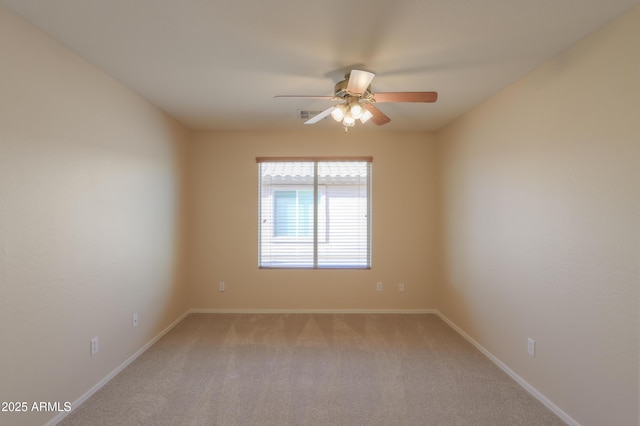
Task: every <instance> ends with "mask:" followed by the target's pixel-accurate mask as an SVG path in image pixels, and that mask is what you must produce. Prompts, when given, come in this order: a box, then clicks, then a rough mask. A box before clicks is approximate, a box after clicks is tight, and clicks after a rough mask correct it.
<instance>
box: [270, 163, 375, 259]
mask: <svg viewBox="0 0 640 426" xmlns="http://www.w3.org/2000/svg"><path fill="white" fill-rule="evenodd" d="M257 162H258V169H259V173H258V174H259V194H260V195H259V226H258V228H259V244H258V245H259V256H258V259H259V266H260V267H261V268H350V269H366V268H369V267H370V266H371V236H370V230H371V196H370V191H371V162H372V159H371V158H369V157H364V158H361V157H358V158H258V159H257Z"/></svg>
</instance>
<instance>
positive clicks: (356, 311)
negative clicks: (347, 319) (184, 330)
mask: <svg viewBox="0 0 640 426" xmlns="http://www.w3.org/2000/svg"><path fill="white" fill-rule="evenodd" d="M437 312H438V311H437V310H436V309H221V308H194V309H190V310H189V313H190V314H437Z"/></svg>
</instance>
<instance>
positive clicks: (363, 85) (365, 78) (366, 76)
mask: <svg viewBox="0 0 640 426" xmlns="http://www.w3.org/2000/svg"><path fill="white" fill-rule="evenodd" d="M375 76H376V75H375V74H374V73H372V72H369V71H361V70H353V71H351V74H349V84H348V85H347V91H349V92H351V93H355V94H357V95H360V94H362V93H364V92H365V90H367V87H369V85H370V84H371V80H373V77H375Z"/></svg>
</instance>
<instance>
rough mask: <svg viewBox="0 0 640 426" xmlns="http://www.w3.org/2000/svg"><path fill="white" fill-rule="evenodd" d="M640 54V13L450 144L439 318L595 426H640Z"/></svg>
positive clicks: (561, 60)
mask: <svg viewBox="0 0 640 426" xmlns="http://www.w3.org/2000/svg"><path fill="white" fill-rule="evenodd" d="M639 46H640V7H636V8H635V9H633V10H632V11H631V12H629V13H627V14H626V15H624V16H622V17H621V18H619V19H618V20H616V21H615V22H613V23H611V24H610V25H608V26H605V27H604V28H603V29H601V30H600V31H598V32H597V33H594V34H593V35H591V36H590V37H588V38H586V39H585V40H583V41H581V42H580V43H578V44H577V45H576V46H575V47H573V48H572V49H570V50H568V51H566V52H564V53H562V54H561V55H559V56H557V57H556V58H555V59H553V60H552V61H550V62H548V63H546V64H544V65H543V66H541V67H539V68H538V69H536V70H535V71H534V72H532V73H531V74H530V75H528V76H526V77H525V78H523V79H522V80H520V81H518V82H517V83H515V84H514V85H512V86H510V87H509V88H507V89H506V90H504V91H503V92H502V93H500V94H498V95H497V96H495V97H494V98H493V99H491V100H489V101H487V102H485V103H483V104H482V105H481V106H479V107H478V108H476V109H475V110H474V111H472V112H470V113H468V114H467V115H465V116H464V117H462V118H461V119H459V120H456V121H455V122H454V123H453V124H451V125H450V126H448V127H447V128H445V129H444V130H443V131H441V132H440V133H439V134H438V135H437V141H438V148H439V149H438V151H439V154H438V164H439V166H440V171H439V179H440V185H439V191H440V200H439V206H440V208H441V211H440V215H441V219H440V223H441V227H442V228H441V231H442V232H441V244H440V250H439V252H440V253H441V259H440V263H441V265H442V271H441V277H440V279H439V282H438V301H437V306H438V308H439V309H440V310H441V311H442V312H443V313H444V314H445V315H446V316H447V317H448V318H449V319H451V320H452V321H453V322H454V323H456V324H457V325H458V326H459V327H461V328H462V329H463V330H465V331H466V333H468V334H469V335H470V336H471V337H472V338H473V339H475V340H476V341H477V342H479V343H480V344H481V345H482V346H484V347H485V348H486V349H487V350H488V351H489V352H491V353H492V354H494V355H495V356H496V357H498V358H499V359H500V360H502V361H503V362H504V363H505V364H506V365H507V366H509V367H510V368H511V369H512V370H514V371H515V372H516V373H517V374H518V375H520V376H521V377H522V378H524V379H525V380H526V381H527V382H528V383H529V384H531V385H532V386H534V387H535V388H536V389H538V390H539V391H540V392H542V393H543V394H544V395H545V396H546V397H548V398H549V399H550V400H551V401H553V402H554V403H555V404H557V405H558V406H559V407H560V408H561V409H562V410H564V411H565V412H566V413H567V414H569V415H570V416H571V417H572V418H573V419H575V420H577V421H578V422H579V423H580V424H582V425H583V426H599V425H614V424H615V425H620V426H622V425H627V426H635V425H638V399H639V396H638V374H639V373H638V367H639V356H638V343H639V341H638V336H639V326H638V315H639V311H640V309H639V288H640V282H639V281H640V269H639V268H640V266H639V265H640V116H639V114H640V54H639V50H638V47H639ZM527 338H533V339H535V340H536V342H537V352H536V356H535V358H533V357H530V356H529V355H527Z"/></svg>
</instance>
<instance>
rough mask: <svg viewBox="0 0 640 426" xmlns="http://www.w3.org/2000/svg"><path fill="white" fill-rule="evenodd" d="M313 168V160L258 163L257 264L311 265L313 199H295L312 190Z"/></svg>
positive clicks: (280, 265) (287, 266) (304, 266)
mask: <svg viewBox="0 0 640 426" xmlns="http://www.w3.org/2000/svg"><path fill="white" fill-rule="evenodd" d="M313 170H314V164H313V162H290V163H289V162H276V163H260V235H259V239H260V244H259V252H260V253H259V264H260V266H262V267H283V268H311V267H313V264H314V262H313V259H314V249H313V200H311V202H309V201H308V200H306V198H308V197H305V196H304V195H303V197H302V198H303V202H302V206H301V205H300V202H299V199H298V198H299V193H300V192H302V193H303V194H304V193H311V194H313V182H314V178H313ZM311 198H312V199H313V195H311ZM309 204H311V206H309ZM300 207H302V209H301V208H300ZM305 234H306V235H305Z"/></svg>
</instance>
